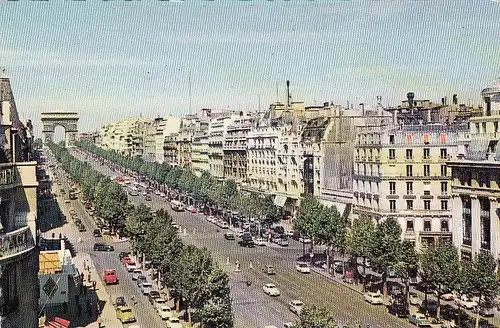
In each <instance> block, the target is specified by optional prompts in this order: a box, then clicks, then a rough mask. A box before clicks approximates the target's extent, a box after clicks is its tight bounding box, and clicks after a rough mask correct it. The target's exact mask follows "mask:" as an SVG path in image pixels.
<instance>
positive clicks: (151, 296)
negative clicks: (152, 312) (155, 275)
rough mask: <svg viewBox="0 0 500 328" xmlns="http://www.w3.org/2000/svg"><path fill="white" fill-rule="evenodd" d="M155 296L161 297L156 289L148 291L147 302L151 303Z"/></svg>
mask: <svg viewBox="0 0 500 328" xmlns="http://www.w3.org/2000/svg"><path fill="white" fill-rule="evenodd" d="M155 298H161V296H160V293H158V292H157V291H156V290H152V291H150V292H149V295H148V299H149V303H151V304H153V303H154V301H155Z"/></svg>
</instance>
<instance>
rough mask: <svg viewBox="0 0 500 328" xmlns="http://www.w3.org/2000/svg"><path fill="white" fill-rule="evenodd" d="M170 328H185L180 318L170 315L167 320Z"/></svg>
mask: <svg viewBox="0 0 500 328" xmlns="http://www.w3.org/2000/svg"><path fill="white" fill-rule="evenodd" d="M167 327H168V328H183V327H182V324H181V321H180V320H179V318H175V317H170V318H168V321H167Z"/></svg>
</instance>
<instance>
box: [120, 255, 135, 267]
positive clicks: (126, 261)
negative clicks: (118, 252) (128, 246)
mask: <svg viewBox="0 0 500 328" xmlns="http://www.w3.org/2000/svg"><path fill="white" fill-rule="evenodd" d="M120 262H121V263H122V264H123V265H126V264H135V262H134V260H132V259H131V258H130V257H129V256H128V255H127V256H124V257H123V258H122V259H121V260H120Z"/></svg>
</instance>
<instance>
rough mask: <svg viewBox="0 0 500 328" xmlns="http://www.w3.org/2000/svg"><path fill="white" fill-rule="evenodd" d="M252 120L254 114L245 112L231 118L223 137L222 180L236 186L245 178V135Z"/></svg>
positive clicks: (249, 128) (250, 126)
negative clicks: (227, 180)
mask: <svg viewBox="0 0 500 328" xmlns="http://www.w3.org/2000/svg"><path fill="white" fill-rule="evenodd" d="M254 119H255V114H252V113H245V112H240V113H239V115H237V116H233V117H231V122H230V123H229V125H228V126H227V128H226V133H225V136H224V144H223V146H222V151H223V154H224V178H225V179H232V180H234V181H235V182H236V183H238V184H241V182H243V181H245V180H246V178H247V135H248V132H250V130H251V128H252V124H253V120H254Z"/></svg>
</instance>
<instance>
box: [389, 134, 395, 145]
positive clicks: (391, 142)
mask: <svg viewBox="0 0 500 328" xmlns="http://www.w3.org/2000/svg"><path fill="white" fill-rule="evenodd" d="M389 144H391V145H394V134H391V135H390V136H389Z"/></svg>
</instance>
